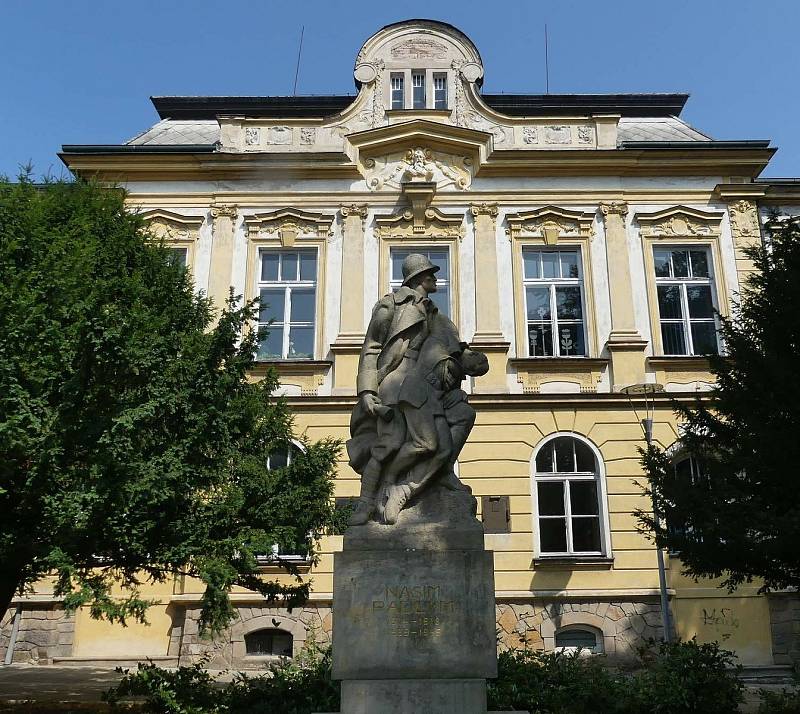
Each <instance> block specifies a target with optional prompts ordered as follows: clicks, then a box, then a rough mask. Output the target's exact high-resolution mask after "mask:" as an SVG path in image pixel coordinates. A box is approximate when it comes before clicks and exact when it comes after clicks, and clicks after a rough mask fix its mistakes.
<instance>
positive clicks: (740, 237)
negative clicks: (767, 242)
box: [729, 199, 761, 243]
mask: <svg viewBox="0 0 800 714" xmlns="http://www.w3.org/2000/svg"><path fill="white" fill-rule="evenodd" d="M729 210H730V214H731V232H732V233H733V237H734V240H735V241H736V242H737V243H750V242H752V240H753V239H754V238H758V237H760V235H761V232H760V229H759V225H758V210H757V208H756V204H755V202H754V201H747V200H745V199H742V200H740V201H736V203H732V204H731V205H730V207H729Z"/></svg>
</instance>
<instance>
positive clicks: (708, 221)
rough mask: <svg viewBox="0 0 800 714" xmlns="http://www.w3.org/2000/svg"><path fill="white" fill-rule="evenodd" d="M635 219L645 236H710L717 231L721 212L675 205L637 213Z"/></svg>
mask: <svg viewBox="0 0 800 714" xmlns="http://www.w3.org/2000/svg"><path fill="white" fill-rule="evenodd" d="M636 220H637V221H638V223H639V225H640V226H641V233H642V235H643V236H644V237H646V238H660V237H672V236H676V237H679V236H683V237H692V236H711V235H715V234H718V233H719V224H720V221H721V220H722V214H721V213H710V212H706V211H699V210H697V209H693V208H687V207H684V206H676V207H674V208H670V209H667V210H664V211H656V212H655V213H637V214H636Z"/></svg>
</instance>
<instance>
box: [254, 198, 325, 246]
mask: <svg viewBox="0 0 800 714" xmlns="http://www.w3.org/2000/svg"><path fill="white" fill-rule="evenodd" d="M244 222H245V225H246V226H247V232H248V234H249V235H251V236H253V235H257V236H258V237H260V238H278V239H279V240H280V242H281V245H283V246H284V247H286V248H290V247H291V246H293V245H294V243H295V240H296V239H297V238H298V237H299V236H301V235H307V236H310V237H311V238H327V237H328V236H330V235H331V234H332V224H333V216H332V215H327V214H323V213H307V212H306V211H299V210H295V209H291V208H290V209H284V210H281V211H273V212H271V213H255V214H252V215H249V216H245V219H244Z"/></svg>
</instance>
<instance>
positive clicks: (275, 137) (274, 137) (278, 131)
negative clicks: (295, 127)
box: [267, 126, 292, 145]
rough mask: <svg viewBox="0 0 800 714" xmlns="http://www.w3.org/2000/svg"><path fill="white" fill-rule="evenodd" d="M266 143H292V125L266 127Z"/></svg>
mask: <svg viewBox="0 0 800 714" xmlns="http://www.w3.org/2000/svg"><path fill="white" fill-rule="evenodd" d="M267 143H268V144H278V145H287V144H291V143H292V127H290V126H271V127H269V128H268V129H267Z"/></svg>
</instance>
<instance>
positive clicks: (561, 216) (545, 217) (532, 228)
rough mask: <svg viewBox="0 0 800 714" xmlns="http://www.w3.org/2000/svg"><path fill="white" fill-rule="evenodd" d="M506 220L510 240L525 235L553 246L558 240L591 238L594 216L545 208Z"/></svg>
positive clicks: (550, 207)
mask: <svg viewBox="0 0 800 714" xmlns="http://www.w3.org/2000/svg"><path fill="white" fill-rule="evenodd" d="M506 220H507V221H508V233H509V235H510V236H511V237H512V238H520V237H522V236H523V235H526V236H531V237H538V238H543V239H544V242H545V244H547V245H555V244H556V243H557V242H558V240H559V238H572V237H583V238H587V237H591V235H592V224H593V222H594V214H593V213H582V212H580V211H568V210H565V209H563V208H557V207H556V206H546V207H544V208H540V209H538V210H536V211H526V212H524V213H514V214H510V215H508V216H506Z"/></svg>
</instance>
